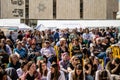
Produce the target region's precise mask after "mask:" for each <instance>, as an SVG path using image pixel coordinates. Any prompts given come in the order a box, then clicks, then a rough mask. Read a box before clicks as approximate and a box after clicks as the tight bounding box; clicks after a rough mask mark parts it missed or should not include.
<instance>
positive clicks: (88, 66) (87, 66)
mask: <svg viewBox="0 0 120 80" xmlns="http://www.w3.org/2000/svg"><path fill="white" fill-rule="evenodd" d="M92 67H93V64H92V61H91V60H90V59H89V58H86V59H85V60H84V69H85V70H84V71H85V75H86V79H87V80H89V79H90V80H94V79H93V77H92Z"/></svg>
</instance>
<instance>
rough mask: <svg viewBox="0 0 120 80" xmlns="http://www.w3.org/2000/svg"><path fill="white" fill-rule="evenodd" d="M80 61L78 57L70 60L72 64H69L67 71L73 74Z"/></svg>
mask: <svg viewBox="0 0 120 80" xmlns="http://www.w3.org/2000/svg"><path fill="white" fill-rule="evenodd" d="M78 61H79V58H78V57H77V56H73V57H72V58H71V59H70V62H69V63H68V66H67V71H68V72H71V71H72V70H74V68H75V67H76V65H77V63H78Z"/></svg>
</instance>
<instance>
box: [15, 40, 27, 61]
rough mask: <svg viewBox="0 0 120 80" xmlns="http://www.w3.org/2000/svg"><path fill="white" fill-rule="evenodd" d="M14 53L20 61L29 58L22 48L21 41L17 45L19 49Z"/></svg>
mask: <svg viewBox="0 0 120 80" xmlns="http://www.w3.org/2000/svg"><path fill="white" fill-rule="evenodd" d="M14 53H15V54H17V55H18V57H19V58H20V59H24V58H26V57H27V53H26V50H25V49H24V48H22V43H21V41H19V42H18V43H17V47H16V48H15V49H14Z"/></svg>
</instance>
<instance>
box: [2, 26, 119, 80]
mask: <svg viewBox="0 0 120 80" xmlns="http://www.w3.org/2000/svg"><path fill="white" fill-rule="evenodd" d="M118 33H119V30H118V29H117V28H114V27H111V28H109V27H107V28H92V29H89V28H85V29H83V28H79V29H78V28H75V29H72V30H70V29H68V28H66V29H56V30H55V31H52V30H50V29H46V30H45V31H38V30H26V31H21V30H19V31H10V32H9V34H8V35H5V33H4V31H2V30H0V80H119V79H120V78H119V77H120V69H119V68H120V58H119V57H114V56H113V51H112V48H111V46H112V45H114V44H118V43H119V37H118ZM118 78H119V79H118Z"/></svg>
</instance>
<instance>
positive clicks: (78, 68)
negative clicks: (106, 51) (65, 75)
mask: <svg viewBox="0 0 120 80" xmlns="http://www.w3.org/2000/svg"><path fill="white" fill-rule="evenodd" d="M76 70H82V72H81V74H80V75H77V73H76ZM78 79H79V80H83V79H84V74H83V66H82V65H81V64H77V66H76V67H75V71H74V74H73V80H78Z"/></svg>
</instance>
